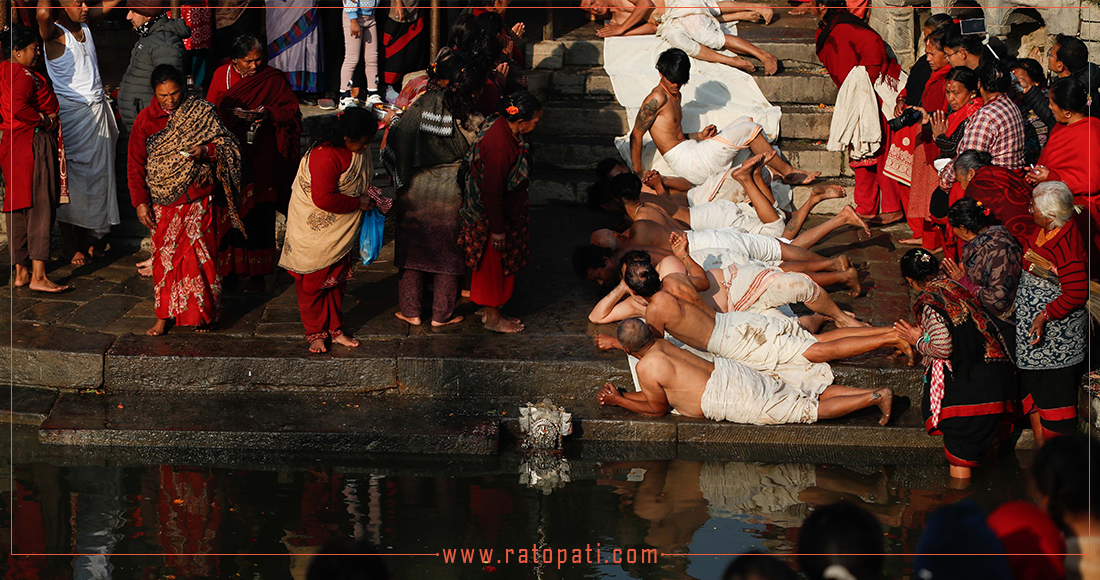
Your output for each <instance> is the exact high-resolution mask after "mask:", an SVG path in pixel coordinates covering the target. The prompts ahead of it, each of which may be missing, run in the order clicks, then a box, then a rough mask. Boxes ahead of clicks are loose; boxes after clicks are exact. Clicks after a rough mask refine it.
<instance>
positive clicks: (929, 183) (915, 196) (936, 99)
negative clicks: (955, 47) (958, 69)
mask: <svg viewBox="0 0 1100 580" xmlns="http://www.w3.org/2000/svg"><path fill="white" fill-rule="evenodd" d="M950 70H951V66H950V65H948V66H944V67H943V68H941V69H939V70H935V71H932V74H931V76H929V77H928V81H927V82H926V83H925V85H924V92H923V93H922V94H921V101H920V103H921V107H922V108H923V109H924V110H926V111H928V113H929V114H931V113H933V112H935V111H946V110H947V100H946V98H945V97H944V89H945V85H946V84H947V81H946V77H947V73H948V72H949V71H950ZM904 93H905V91H902V95H898V99H899V100H901V99H902V98H903V96H904ZM890 147H891V150H890V152H889V156H890V157H889V158H888V159H887V160H886V168H885V170H884V174H885V175H886V177H890V178H891V179H894V180H895V181H899V182H900V183H901V184H902V185H901V187H900V191H899V194H900V196H901V205H902V209H903V210H904V211H905V218H906V220H907V221H908V222H909V229H911V230H912V231H913V237H914V238H921V237H923V236H924V233H925V232H926V231H927V230H926V228H925V223H924V222H925V218H927V217H928V205H929V202H930V201H931V199H932V192H933V191H935V190H936V187H937V186H938V185H939V175H938V174H937V173H936V169H935V167H933V166H932V161H933V160H935V159H936V157H937V156H938V155H939V152H940V150H939V147H936V145H935V143H933V140H932V132H931V131H930V130H929V129H928V128H927V127H926V126H924V125H921V124H919V123H918V124H917V125H913V126H911V127H906V128H905V129H902V130H901V131H898V132H897V133H895V134H894V136H893V140H892V141H891V143H890ZM895 156H898V157H900V158H901V159H905V158H908V160H909V172H908V178H909V179H908V183H906V181H905V180H904V179H901V178H904V177H906V175H905V174H904V172H903V173H902V174H900V175H892V174H891V171H890V170H891V163H890V161H891V159H894V158H895ZM929 225H931V224H929ZM937 233H938V232H937V231H936V230H935V229H932V230H931V231H930V232H929V234H930V235H929V236H928V238H929V239H926V240H925V243H924V247H925V248H926V249H929V250H934V249H936V248H938V247H939V246H940V244H941V243H942V240H939V236H937V235H936V234H937Z"/></svg>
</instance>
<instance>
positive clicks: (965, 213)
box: [947, 197, 999, 234]
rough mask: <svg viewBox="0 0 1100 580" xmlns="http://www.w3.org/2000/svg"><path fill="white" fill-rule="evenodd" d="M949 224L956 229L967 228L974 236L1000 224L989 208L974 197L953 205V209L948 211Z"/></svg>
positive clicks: (963, 199) (962, 199) (960, 200)
mask: <svg viewBox="0 0 1100 580" xmlns="http://www.w3.org/2000/svg"><path fill="white" fill-rule="evenodd" d="M947 222H948V223H950V224H951V227H954V228H966V231H968V232H970V233H972V234H976V233H978V232H980V231H982V230H984V229H985V228H987V227H989V226H992V225H997V223H999V222H998V221H997V216H995V215H993V210H991V209H989V206H987V205H985V204H983V203H982V202H980V201H978V200H976V199H974V198H972V197H964V198H961V199H959V201H956V202H955V203H953V204H951V209H949V210H947Z"/></svg>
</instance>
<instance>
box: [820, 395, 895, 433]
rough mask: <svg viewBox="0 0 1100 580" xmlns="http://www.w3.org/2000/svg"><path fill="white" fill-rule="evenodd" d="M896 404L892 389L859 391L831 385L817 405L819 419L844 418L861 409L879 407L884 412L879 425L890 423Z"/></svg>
mask: <svg viewBox="0 0 1100 580" xmlns="http://www.w3.org/2000/svg"><path fill="white" fill-rule="evenodd" d="M893 403H894V391H893V390H892V389H888V388H887V389H857V388H854V387H845V386H843V385H829V386H828V387H825V391H824V392H822V393H821V398H820V399H819V400H818V404H817V418H818V419H833V418H836V417H843V416H844V415H847V414H848V413H853V412H855V411H858V410H860V409H866V408H867V407H871V406H876V405H877V406H878V408H879V409H880V410H881V411H882V418H881V419H879V422H878V423H879V425H886V424H887V423H889V422H890V412H891V410H892V407H893Z"/></svg>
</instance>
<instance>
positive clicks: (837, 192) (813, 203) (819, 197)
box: [783, 185, 844, 248]
mask: <svg viewBox="0 0 1100 580" xmlns="http://www.w3.org/2000/svg"><path fill="white" fill-rule="evenodd" d="M841 197H844V188H843V187H841V186H839V185H826V186H817V187H814V189H813V191H812V192H811V193H810V197H809V199H807V200H806V203H804V204H802V207H800V208H798V211H796V212H794V215H792V216H791V219H790V221H788V222H787V227H786V229H784V230H783V237H784V238H787V239H788V240H794V239H795V237H796V236H797V235H798V232H800V231H802V225H803V224H805V223H806V219H807V218H809V217H810V212H812V211H813V210H814V208H815V207H817V204H819V203H821V202H823V201H825V200H826V199H837V198H841ZM802 247H804V248H808V247H810V246H802Z"/></svg>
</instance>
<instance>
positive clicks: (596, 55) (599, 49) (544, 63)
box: [527, 33, 821, 70]
mask: <svg viewBox="0 0 1100 580" xmlns="http://www.w3.org/2000/svg"><path fill="white" fill-rule="evenodd" d="M750 42H752V43H753V44H754V45H755V46H756V47H757V48H759V49H761V50H764V51H766V52H768V53H770V54H771V55H772V56H775V57H776V58H778V59H779V62H780V63H781V64H782V65H783V67H785V68H806V67H820V66H821V61H819V60H818V59H817V55H816V54H815V50H814V43H813V37H812V36H811V37H810V38H809V40H808V41H805V40H801V39H794V40H779V39H754V40H751V41H750ZM749 60H750V61H752V62H753V64H755V65H756V66H757V67H758V69H760V70H763V65H762V64H761V63H760V61H758V60H756V59H755V58H751V57H750V58H749ZM527 61H528V62H529V63H531V68H534V69H542V70H560V69H562V68H564V67H569V66H603V64H604V62H603V39H602V38H598V37H595V36H594V35H593V36H592V37H578V33H573V34H571V35H570V36H569V37H566V38H562V39H558V40H545V41H542V42H537V43H534V44H530V45H528V46H527Z"/></svg>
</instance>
